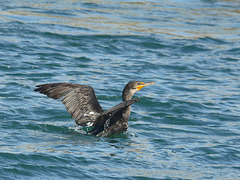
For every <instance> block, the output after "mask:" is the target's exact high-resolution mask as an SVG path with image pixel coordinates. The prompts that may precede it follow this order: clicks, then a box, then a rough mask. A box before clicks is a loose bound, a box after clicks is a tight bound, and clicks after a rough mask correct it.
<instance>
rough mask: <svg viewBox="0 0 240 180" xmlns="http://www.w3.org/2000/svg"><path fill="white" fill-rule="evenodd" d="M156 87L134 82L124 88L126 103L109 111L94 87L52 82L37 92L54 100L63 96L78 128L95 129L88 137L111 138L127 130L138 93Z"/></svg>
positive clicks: (38, 88) (123, 93)
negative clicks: (101, 102) (134, 96)
mask: <svg viewBox="0 0 240 180" xmlns="http://www.w3.org/2000/svg"><path fill="white" fill-rule="evenodd" d="M153 84H154V82H149V83H144V82H141V81H130V82H129V83H128V84H127V85H126V86H125V88H124V89H123V92H122V100H123V102H122V103H120V104H118V105H116V106H114V107H112V108H110V109H108V110H107V111H104V110H103V109H102V107H101V106H100V104H99V102H98V100H97V98H96V95H95V92H94V89H93V88H92V87H91V86H85V85H80V84H71V83H51V84H42V85H38V86H36V87H37V89H35V90H34V91H39V92H40V93H42V94H45V95H47V96H48V97H50V98H53V99H59V98H62V97H63V98H62V103H63V104H64V105H65V107H66V109H67V111H68V112H69V113H70V114H71V116H72V119H75V123H76V124H77V126H78V125H80V126H92V127H93V128H92V130H91V131H90V132H88V134H92V135H96V136H110V135H113V134H115V133H121V132H123V131H126V130H127V128H128V119H129V116H130V113H131V104H133V103H135V102H137V101H140V100H139V99H132V97H133V95H134V93H135V92H137V91H138V90H140V89H142V88H143V87H145V86H149V85H153Z"/></svg>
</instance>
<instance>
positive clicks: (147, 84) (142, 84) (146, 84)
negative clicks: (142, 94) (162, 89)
mask: <svg viewBox="0 0 240 180" xmlns="http://www.w3.org/2000/svg"><path fill="white" fill-rule="evenodd" d="M154 84H155V83H154V82H148V83H145V82H141V84H140V85H138V86H137V90H138V91H139V90H140V89H142V88H143V87H145V86H150V85H154Z"/></svg>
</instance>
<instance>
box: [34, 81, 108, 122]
mask: <svg viewBox="0 0 240 180" xmlns="http://www.w3.org/2000/svg"><path fill="white" fill-rule="evenodd" d="M36 87H37V89H35V90H34V91H39V92H40V93H42V94H45V95H47V96H48V97H50V98H53V99H59V98H62V97H63V98H62V103H63V104H64V105H65V107H66V109H67V111H68V112H69V113H70V114H71V116H72V119H75V122H76V123H77V124H78V125H81V126H86V125H87V123H88V122H94V121H95V119H96V117H97V116H98V115H99V114H101V113H102V112H104V110H103V109H102V108H101V106H100V104H99V102H98V100H97V98H96V95H95V92H94V89H93V88H92V87H90V86H85V85H79V84H70V83H51V84H42V85H38V86H36Z"/></svg>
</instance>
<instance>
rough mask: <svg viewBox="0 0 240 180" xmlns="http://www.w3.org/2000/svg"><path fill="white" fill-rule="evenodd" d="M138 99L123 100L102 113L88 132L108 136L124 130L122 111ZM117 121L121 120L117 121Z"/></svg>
mask: <svg viewBox="0 0 240 180" xmlns="http://www.w3.org/2000/svg"><path fill="white" fill-rule="evenodd" d="M138 101H140V99H132V100H129V101H124V102H122V103H120V104H118V105H116V106H114V107H112V108H110V109H108V110H107V111H105V112H104V113H102V114H101V115H100V116H99V117H98V118H97V119H96V121H95V122H94V124H93V127H94V128H93V129H92V130H91V131H90V134H93V135H97V136H108V135H111V134H115V133H120V132H122V131H124V130H126V127H127V124H126V125H124V124H123V123H125V122H123V121H124V120H123V119H122V118H123V116H122V114H123V111H124V110H125V109H126V108H127V107H128V106H130V105H131V104H133V103H135V102H138ZM121 119H122V120H121ZM117 121H121V122H119V123H118V122H117ZM126 123H127V122H126Z"/></svg>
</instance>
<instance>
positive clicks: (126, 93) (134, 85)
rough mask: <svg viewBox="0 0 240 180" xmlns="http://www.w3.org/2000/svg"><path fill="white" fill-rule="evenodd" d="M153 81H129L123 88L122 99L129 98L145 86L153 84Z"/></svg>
mask: <svg viewBox="0 0 240 180" xmlns="http://www.w3.org/2000/svg"><path fill="white" fill-rule="evenodd" d="M154 84H155V83H154V82H142V81H130V82H128V83H127V85H126V86H125V88H124V90H123V101H126V100H130V99H131V98H132V96H133V95H134V93H136V92H137V91H139V90H140V89H142V88H143V87H145V86H149V85H154Z"/></svg>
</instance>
